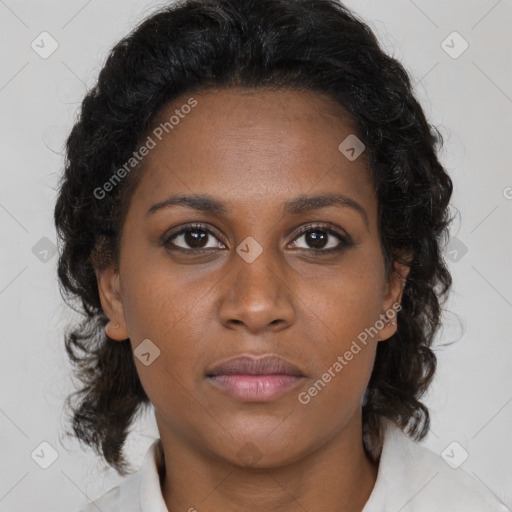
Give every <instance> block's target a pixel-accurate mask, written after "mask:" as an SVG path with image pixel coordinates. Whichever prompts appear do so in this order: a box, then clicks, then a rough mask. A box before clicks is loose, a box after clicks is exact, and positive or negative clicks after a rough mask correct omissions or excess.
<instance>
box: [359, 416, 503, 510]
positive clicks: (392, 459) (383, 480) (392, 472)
mask: <svg viewBox="0 0 512 512" xmlns="http://www.w3.org/2000/svg"><path fill="white" fill-rule="evenodd" d="M384 509H385V510H394V509H396V510H403V512H432V510H435V511H436V512H445V511H446V512H480V511H481V512H511V511H510V509H509V508H507V507H506V506H505V505H504V504H503V503H502V502H501V501H500V500H499V498H498V497H497V496H496V495H494V494H493V493H492V492H491V491H490V490H489V489H487V488H486V487H485V486H484V485H483V484H482V483H481V482H480V481H479V480H477V479H476V478H474V477H472V476H471V475H469V474H468V473H466V472H465V471H464V470H463V469H461V468H459V469H452V468H451V467H450V466H449V465H448V464H447V463H446V462H445V461H444V460H443V459H442V458H441V456H440V455H437V454H436V453H434V452H432V451H430V450H429V449H427V448H426V447H424V446H423V445H421V444H419V443H417V442H415V441H412V440H411V439H409V438H408V437H407V436H406V435H405V434H403V433H402V431H401V430H400V429H399V428H398V427H396V426H395V425H392V424H388V425H387V426H386V432H385V435H384V442H383V446H382V452H381V457H380V463H379V470H378V476H377V481H376V483H375V487H374V490H373V492H372V494H371V496H370V499H369V500H368V502H367V504H366V507H365V508H364V510H363V512H376V511H380V510H384Z"/></svg>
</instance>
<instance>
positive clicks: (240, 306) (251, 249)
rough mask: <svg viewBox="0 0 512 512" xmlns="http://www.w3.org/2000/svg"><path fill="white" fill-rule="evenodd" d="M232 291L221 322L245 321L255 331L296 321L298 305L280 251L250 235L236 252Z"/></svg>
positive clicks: (228, 295) (224, 304) (223, 308)
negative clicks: (295, 307)
mask: <svg viewBox="0 0 512 512" xmlns="http://www.w3.org/2000/svg"><path fill="white" fill-rule="evenodd" d="M231 265H232V269H231V271H232V273H231V279H229V283H228V290H227V293H226V294H225V295H224V298H223V301H222V305H221V308H220V315H221V321H222V322H223V323H224V324H225V325H226V324H231V326H233V325H241V324H244V325H245V326H246V328H247V329H249V330H250V331H252V332H256V331H259V330H263V329H266V328H273V329H276V328H283V327H284V326H286V325H289V324H290V323H292V322H293V316H294V308H293V304H292V302H291V296H290V290H289V287H288V285H287V283H286V276H285V274H286V271H285V268H284V267H285V264H284V261H283V260H282V255H281V256H280V255H279V251H277V250H273V249H271V248H268V247H267V248H264V247H263V246H261V245H260V244H259V243H258V242H256V240H255V239H251V237H248V238H247V239H245V240H244V241H243V242H242V243H240V244H239V246H238V247H237V250H236V253H234V254H233V261H232V263H231Z"/></svg>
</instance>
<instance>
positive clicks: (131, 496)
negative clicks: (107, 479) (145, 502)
mask: <svg viewBox="0 0 512 512" xmlns="http://www.w3.org/2000/svg"><path fill="white" fill-rule="evenodd" d="M139 487H140V474H139V473H136V474H135V475H132V476H130V477H128V478H127V479H126V480H124V481H123V482H122V483H121V484H119V485H118V486H116V487H114V488H112V489H110V491H108V492H106V493H105V494H103V495H102V496H100V497H99V498H96V499H95V500H94V501H92V502H90V503H88V504H87V505H86V506H85V507H83V508H81V509H80V510H79V511H78V512H98V510H101V512H139V511H140V507H139V502H140V499H139Z"/></svg>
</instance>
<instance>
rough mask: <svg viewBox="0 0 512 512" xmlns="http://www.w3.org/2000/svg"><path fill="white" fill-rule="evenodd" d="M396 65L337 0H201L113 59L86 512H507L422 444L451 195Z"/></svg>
mask: <svg viewBox="0 0 512 512" xmlns="http://www.w3.org/2000/svg"><path fill="white" fill-rule="evenodd" d="M440 144H441V137H440V135H439V133H438V132H437V131H436V129H435V128H434V127H432V126H431V125H430V124H429V123H428V122H427V120H426V119H425V116H424V113H423V111H422V109H421V107H420V105H419V104H418V102H417V101H416V99H415V98H414V95H413V93H412V90H411V84H410V81H409V78H408V75H407V73H406V72H405V71H404V69H403V67H402V66H401V65H400V64H399V63H398V62H397V61H396V60H394V59H392V58H390V57H389V56H387V55H385V54H384V53H383V52H382V51H381V49H380V48H379V45H378V43H377V40H376V38H375V36H374V35H373V33H372V32H371V30H370V29H369V28H368V27H367V26H366V25H365V24H364V23H363V22H362V21H360V20H358V19H357V18H356V17H355V16H354V15H353V14H352V13H350V12H349V11H348V10H347V9H346V8H345V7H344V6H342V5H341V4H340V3H338V2H336V1H334V0H308V1H306V0H206V1H203V0H189V1H184V2H181V3H177V4H172V5H170V6H169V7H166V8H164V9H162V10H161V11H160V12H158V13H156V14H154V15H152V16H151V17H150V18H148V19H147V20H145V21H144V22H143V23H141V24H140V26H139V27H137V28H136V29H135V30H134V31H133V32H132V33H131V34H130V35H129V36H128V37H126V38H125V39H123V40H122V41H120V42H119V43H118V44H117V45H116V46H115V47H114V49H113V50H112V52H111V54H110V56H109V58H108V60H107V62H106V64H105V66H104V68H103V69H102V71H101V73H100V76H99V80H98V83H97V85H96V86H95V87H94V89H93V90H92V91H91V92H90V93H89V94H88V95H87V96H86V97H85V99H84V101H83V104H82V109H81V114H80V118H79V120H78V122H77V123H76V124H75V126H74V128H73V130H72V132H71V134H70V136H69V138H68V141H67V161H66V169H65V175H64V177H63V181H62V184H61V188H60V191H59V197H58V201H57V204H56V208H55V222H56V225H57V229H58V232H59V235H60V238H61V242H62V244H61V254H60V260H59V279H60V282H61V286H62V289H63V291H64V292H65V293H67V294H68V295H69V296H70V297H77V298H78V299H80V301H81V304H82V307H83V311H84V313H85V314H86V316H85V319H84V321H83V323H82V325H80V326H78V327H75V328H74V329H72V330H71V332H70V333H69V334H68V336H67V338H66V348H67V351H68V354H69V356H70V358H71V360H72V362H73V363H74V364H75V365H76V367H77V375H78V376H79V377H80V379H81V380H82V384H83V386H82V388H81V389H80V390H79V391H78V392H77V393H76V394H75V395H74V396H72V397H70V398H76V399H77V400H76V401H75V402H74V403H72V401H71V400H70V404H71V403H72V411H73V417H72V421H73V423H72V426H73V433H74V435H76V436H77V437H78V438H79V439H81V440H82V441H84V442H85V443H87V444H88V445H90V446H92V447H93V448H95V449H96V451H97V452H98V453H99V454H100V455H102V456H103V457H104V458H105V460H106V461H107V462H108V463H109V464H110V465H112V466H113V467H114V468H116V469H117V470H118V471H119V473H120V474H123V475H126V474H127V462H126V460H125V459H124V457H123V453H122V451H123V444H124V441H125V439H126V436H127V434H128V432H129V427H130V424H131V421H132V420H133V418H134V417H135V415H136V413H137V412H138V411H140V410H141V409H142V408H143V407H151V408H153V409H154V413H155V418H156V422H157V425H158V430H159V434H160V438H159V439H157V440H155V442H154V443H153V444H152V445H151V447H150V449H149V451H148V453H147V455H146V458H145V461H144V465H143V467H142V469H141V470H140V471H139V472H138V473H136V474H135V475H132V476H131V477H130V478H128V479H127V480H125V481H124V482H123V483H122V484H121V485H120V486H119V487H116V488H114V489H113V490H111V491H110V492H109V493H107V494H106V495H104V496H103V497H101V498H100V499H99V500H97V501H96V502H95V504H89V505H88V506H87V507H86V508H85V509H84V510H85V511H91V510H96V509H97V507H99V508H100V509H101V510H102V511H103V512H107V511H113V510H123V512H125V511H132V510H133V511H135V510H151V511H166V510H169V511H172V512H174V511H178V510H183V511H186V510H188V511H194V510H198V511H201V510H209V511H223V512H231V511H235V510H237V511H239V510H246V511H265V512H266V511H283V512H287V511H292V510H293V511H296V510H304V511H306V510H307V511H313V510H315V511H339V510H343V511H351V512H352V511H353V512H356V511H357V512H361V511H364V512H376V511H382V510H386V511H388V510H389V511H397V510H416V511H427V510H428V511H432V510H436V511H443V510H446V511H450V512H453V511H458V510H460V511H465V512H467V511H468V510H482V511H483V510H485V511H491V510H492V511H494V510H496V511H498V510H506V509H505V508H504V507H503V506H502V505H500V503H499V502H498V500H497V499H496V498H494V497H493V496H492V495H491V494H490V493H489V492H488V491H487V490H486V489H484V488H483V487H482V486H481V485H480V484H479V483H478V482H476V481H475V480H473V479H472V478H470V477H469V476H468V475H466V474H464V473H462V472H461V471H458V472H454V471H453V470H452V469H451V468H449V467H448V466H447V465H446V464H445V463H444V462H443V461H442V460H441V459H440V458H439V457H438V456H437V455H435V454H433V453H430V452H429V451H428V450H426V449H425V448H423V447H421V446H420V445H419V444H417V443H415V442H414V441H418V440H421V439H422V438H423V437H424V436H425V435H426V433H427V431H428V428H429V414H428V410H427V408H426V407H425V406H424V405H423V404H422V403H421V401H420V398H421V396H422V394H423V393H424V392H425V391H426V389H427V388H428V385H429V383H430V382H431V380H432V377H433V375H434V371H435V366H436V359H435V356H434V354H433V352H432V350H431V348H430V347H431V344H432V342H433V338H434V335H435V333H436V332H437V329H438V327H439V319H440V313H441V305H442V301H443V300H444V299H445V298H446V295H447V293H448V290H449V288H450V285H451V277H450V274H449V272H448V270H447V268H446V266H445V263H444V261H443V258H442V255H441V251H442V242H443V239H444V238H446V235H447V226H448V225H449V222H450V220H451V219H449V216H448V204H449V200H450V197H451V193H452V182H451V180H450V178H449V176H448V175H447V174H446V172H445V170H444V169H443V167H442V165H441V164H440V163H439V161H438V158H437V155H436V149H437V146H438V145H440Z"/></svg>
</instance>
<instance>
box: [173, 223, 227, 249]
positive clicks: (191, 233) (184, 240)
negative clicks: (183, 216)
mask: <svg viewBox="0 0 512 512" xmlns="http://www.w3.org/2000/svg"><path fill="white" fill-rule="evenodd" d="M212 244H213V245H212ZM219 244H220V247H219ZM165 245H166V246H167V247H168V248H169V249H175V248H176V249H179V250H184V251H192V250H193V249H225V246H224V244H223V243H222V242H220V241H219V240H218V239H217V237H216V236H215V235H214V234H213V232H212V231H211V230H209V229H208V228H207V227H205V226H203V225H195V226H185V227H184V228H182V229H180V231H178V232H177V233H174V234H173V235H171V236H170V237H169V238H167V240H166V241H165Z"/></svg>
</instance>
